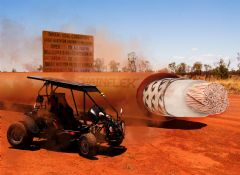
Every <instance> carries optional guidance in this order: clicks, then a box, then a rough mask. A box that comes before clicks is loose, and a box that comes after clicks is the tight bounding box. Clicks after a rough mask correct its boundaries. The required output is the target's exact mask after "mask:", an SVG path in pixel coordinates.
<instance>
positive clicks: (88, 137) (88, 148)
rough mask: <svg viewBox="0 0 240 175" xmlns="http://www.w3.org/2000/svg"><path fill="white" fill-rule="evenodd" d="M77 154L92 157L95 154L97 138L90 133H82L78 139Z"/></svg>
mask: <svg viewBox="0 0 240 175" xmlns="http://www.w3.org/2000/svg"><path fill="white" fill-rule="evenodd" d="M79 154H80V155H82V156H84V157H93V156H95V155H96V154H97V140H96V137H95V136H94V135H93V134H92V133H87V134H83V135H82V136H81V137H80V140H79Z"/></svg>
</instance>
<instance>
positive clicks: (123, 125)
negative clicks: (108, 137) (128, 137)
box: [122, 122, 125, 133]
mask: <svg viewBox="0 0 240 175" xmlns="http://www.w3.org/2000/svg"><path fill="white" fill-rule="evenodd" d="M122 131H123V133H125V123H124V122H122Z"/></svg>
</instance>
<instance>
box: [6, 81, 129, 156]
mask: <svg viewBox="0 0 240 175" xmlns="http://www.w3.org/2000/svg"><path fill="white" fill-rule="evenodd" d="M28 78H30V79H34V80H40V81H44V84H43V86H42V87H41V89H40V90H39V91H38V96H37V98H36V103H35V105H34V108H33V110H32V111H31V112H29V113H27V114H26V118H25V120H24V121H20V122H16V123H13V124H12V125H10V127H9V128H8V131H7V139H8V142H9V143H10V144H11V145H12V146H13V147H15V148H20V149H27V148H28V147H29V146H30V145H31V144H32V141H33V138H34V137H36V138H43V139H47V140H48V141H49V142H50V143H52V144H53V145H56V146H57V147H58V148H59V149H64V148H66V147H68V146H70V145H71V144H77V145H78V148H79V153H80V154H81V155H82V156H85V157H93V156H95V155H96V154H97V148H98V145H99V144H100V143H103V142H107V143H108V144H109V145H111V146H119V145H121V143H122V141H123V139H124V135H125V124H124V121H123V120H122V119H121V117H120V116H119V114H118V111H117V110H116V109H115V108H114V107H113V106H112V105H111V103H109V102H108V100H107V99H106V97H105V95H104V94H103V93H102V92H101V91H99V90H98V88H97V87H96V86H95V85H89V84H82V83H78V82H72V81H66V80H61V79H54V78H48V77H36V76H29V77H28ZM59 87H60V88H65V89H69V90H70V92H71V96H72V99H73V103H74V106H75V111H76V116H75V115H74V111H73V109H72V108H71V106H70V105H69V104H68V103H67V100H66V97H65V93H58V92H57V89H58V88H59ZM73 91H79V92H81V93H83V111H82V112H81V113H79V111H78V109H77V105H76V101H75V97H74V93H73ZM94 92H95V93H98V94H99V95H100V96H102V98H104V99H105V100H106V102H107V104H108V105H109V106H110V107H111V109H112V110H113V111H114V112H115V113H116V117H115V118H114V117H112V116H111V115H109V114H107V113H106V112H105V110H104V108H103V107H101V106H99V105H98V104H97V103H96V101H95V100H94V99H93V97H92V96H91V95H90V93H94ZM86 98H88V99H90V101H91V102H92V103H93V106H92V107H91V108H90V109H89V110H88V111H86ZM120 115H122V109H121V111H120Z"/></svg>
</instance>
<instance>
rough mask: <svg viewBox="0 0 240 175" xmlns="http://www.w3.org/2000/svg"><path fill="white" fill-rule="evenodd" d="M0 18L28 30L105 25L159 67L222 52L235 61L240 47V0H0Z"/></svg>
mask: <svg viewBox="0 0 240 175" xmlns="http://www.w3.org/2000/svg"><path fill="white" fill-rule="evenodd" d="M0 20H1V21H4V20H8V21H11V22H12V23H16V24H17V25H16V26H18V25H19V26H21V27H19V28H21V29H24V32H25V33H27V34H28V35H29V36H41V32H42V30H55V31H64V29H66V31H67V32H78V33H84V34H95V33H96V31H99V30H102V29H105V30H106V31H107V33H109V37H110V39H111V38H113V39H114V41H116V42H119V43H123V44H126V43H128V42H129V43H131V42H132V41H137V43H138V45H139V47H138V49H137V50H136V52H137V54H138V52H139V54H141V55H142V56H144V57H147V58H148V59H149V60H150V61H151V63H152V64H153V65H154V67H155V68H158V67H162V66H164V65H166V64H167V63H168V62H171V61H176V62H178V63H180V62H187V63H189V64H191V63H193V62H195V61H201V62H203V63H213V62H216V61H217V59H218V58H219V57H222V58H224V59H226V60H228V59H230V60H231V62H232V67H235V66H234V65H235V64H237V62H236V56H237V52H240V1H238V0H158V1H157V0H115V1H114V0H84V1H82V0H38V1H37V0H32V1H30V0H0ZM1 25H3V24H2V23H1ZM2 28H3V27H2ZM16 31H17V33H21V30H20V29H19V31H18V30H16ZM0 39H1V38H0ZM2 42H3V40H2ZM40 49H41V48H40ZM128 51H130V50H126V49H125V52H128ZM124 54H125V53H124ZM5 55H6V54H5ZM100 56H101V55H100ZM115 57H117V55H116V56H115Z"/></svg>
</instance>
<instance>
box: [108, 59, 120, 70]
mask: <svg viewBox="0 0 240 175" xmlns="http://www.w3.org/2000/svg"><path fill="white" fill-rule="evenodd" d="M119 66H120V63H118V62H116V61H115V60H111V61H110V62H109V67H110V71H111V72H119Z"/></svg>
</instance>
